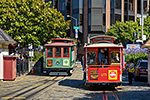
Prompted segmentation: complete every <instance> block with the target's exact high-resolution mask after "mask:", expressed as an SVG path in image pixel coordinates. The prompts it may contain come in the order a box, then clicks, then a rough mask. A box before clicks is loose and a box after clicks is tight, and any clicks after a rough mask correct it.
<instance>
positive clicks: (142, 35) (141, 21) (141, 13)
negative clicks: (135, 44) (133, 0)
mask: <svg viewBox="0 0 150 100" xmlns="http://www.w3.org/2000/svg"><path fill="white" fill-rule="evenodd" d="M141 17H142V21H141V24H142V31H141V33H142V44H143V0H141Z"/></svg>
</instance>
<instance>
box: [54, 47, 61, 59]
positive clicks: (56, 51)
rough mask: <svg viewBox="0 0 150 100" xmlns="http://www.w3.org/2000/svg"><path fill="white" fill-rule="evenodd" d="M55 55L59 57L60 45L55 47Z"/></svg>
mask: <svg viewBox="0 0 150 100" xmlns="http://www.w3.org/2000/svg"><path fill="white" fill-rule="evenodd" d="M55 57H61V47H55Z"/></svg>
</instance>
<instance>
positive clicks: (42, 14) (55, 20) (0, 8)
mask: <svg viewBox="0 0 150 100" xmlns="http://www.w3.org/2000/svg"><path fill="white" fill-rule="evenodd" d="M50 5H51V2H48V3H45V2H44V1H40V0H0V27H1V28H2V29H3V30H4V31H5V32H6V33H8V34H9V35H10V36H11V37H12V38H13V39H14V40H15V41H17V43H20V44H24V45H26V44H29V43H33V44H34V45H39V44H44V43H46V42H47V41H48V40H49V39H51V38H55V37H57V36H59V37H65V36H66V32H65V31H66V30H68V29H69V24H70V21H65V20H64V17H63V15H62V14H61V13H60V12H58V11H57V9H55V8H50Z"/></svg>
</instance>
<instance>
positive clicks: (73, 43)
mask: <svg viewBox="0 0 150 100" xmlns="http://www.w3.org/2000/svg"><path fill="white" fill-rule="evenodd" d="M73 45H76V43H75V42H69V43H64V42H54V43H48V44H45V46H73Z"/></svg>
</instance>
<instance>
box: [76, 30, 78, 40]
mask: <svg viewBox="0 0 150 100" xmlns="http://www.w3.org/2000/svg"><path fill="white" fill-rule="evenodd" d="M75 38H78V29H75Z"/></svg>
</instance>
